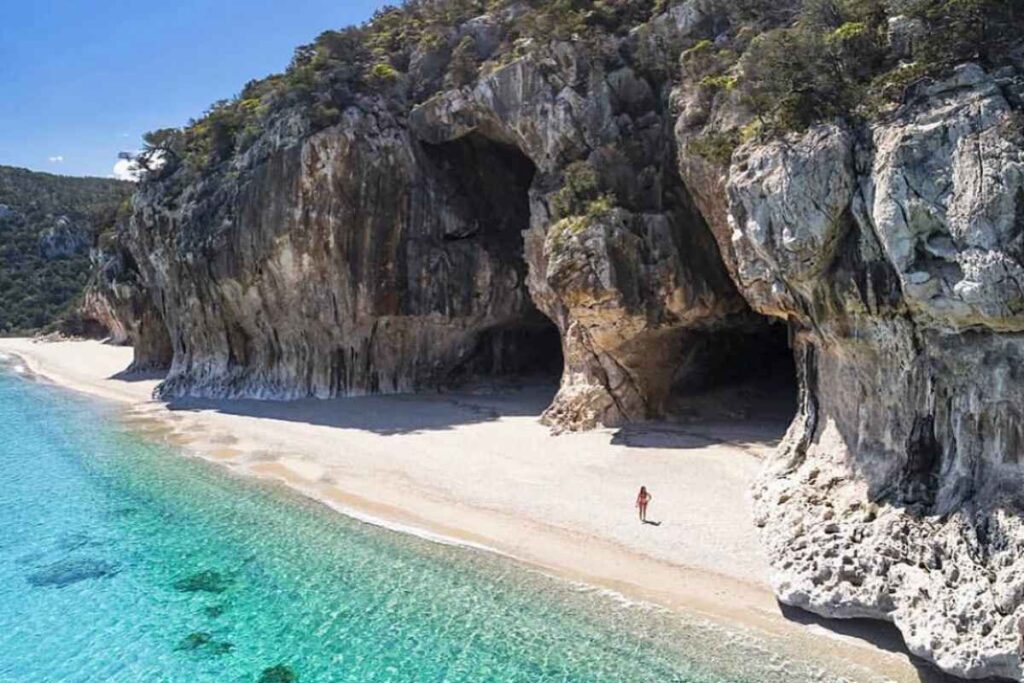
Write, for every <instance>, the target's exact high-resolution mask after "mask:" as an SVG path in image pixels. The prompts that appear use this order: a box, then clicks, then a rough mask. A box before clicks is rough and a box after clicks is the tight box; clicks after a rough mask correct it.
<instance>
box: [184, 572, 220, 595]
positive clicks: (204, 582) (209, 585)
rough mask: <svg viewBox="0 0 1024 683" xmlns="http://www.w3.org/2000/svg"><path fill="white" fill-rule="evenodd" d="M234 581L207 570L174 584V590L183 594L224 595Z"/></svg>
mask: <svg viewBox="0 0 1024 683" xmlns="http://www.w3.org/2000/svg"><path fill="white" fill-rule="evenodd" d="M233 582H234V580H233V579H232V578H231V577H230V576H226V575H225V574H222V573H221V572H218V571H214V570H212V569H206V570H203V571H201V572H197V573H195V574H192V575H191V576H187V577H185V578H183V579H178V580H177V581H175V582H174V588H175V589H176V590H179V591H181V592H182V593H223V592H224V591H226V590H227V589H228V588H230V587H231V584H232V583H233Z"/></svg>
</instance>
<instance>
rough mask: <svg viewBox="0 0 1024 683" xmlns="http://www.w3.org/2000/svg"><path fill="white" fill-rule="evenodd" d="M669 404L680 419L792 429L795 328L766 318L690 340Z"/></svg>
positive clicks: (696, 334) (695, 335)
mask: <svg viewBox="0 0 1024 683" xmlns="http://www.w3.org/2000/svg"><path fill="white" fill-rule="evenodd" d="M684 354H685V355H686V360H685V361H684V362H683V363H682V364H681V366H680V368H679V369H678V370H677V371H676V373H675V376H674V377H673V381H672V388H671V392H670V395H669V401H668V405H667V413H668V414H669V415H671V416H675V417H683V418H695V419H709V420H728V421H735V420H751V421H764V422H772V423H776V422H778V423H780V424H783V423H784V424H788V423H789V422H790V421H791V420H792V419H793V416H794V415H795V414H796V411H797V398H798V390H797V376H796V364H795V362H794V358H793V350H792V348H791V344H790V335H789V328H788V326H787V324H786V323H784V322H779V321H772V320H770V319H769V318H763V319H762V321H760V322H752V323H749V324H747V325H743V326H740V327H738V328H734V329H727V330H720V331H719V330H716V331H700V332H693V333H690V334H689V335H687V339H686V341H685V350H684Z"/></svg>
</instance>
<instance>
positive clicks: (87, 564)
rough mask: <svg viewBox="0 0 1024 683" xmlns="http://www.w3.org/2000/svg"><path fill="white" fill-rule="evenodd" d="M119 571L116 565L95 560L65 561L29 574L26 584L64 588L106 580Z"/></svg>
mask: <svg viewBox="0 0 1024 683" xmlns="http://www.w3.org/2000/svg"><path fill="white" fill-rule="evenodd" d="M119 571H121V570H120V567H118V565H116V564H114V563H112V562H107V561H106V560H98V559H95V558H88V557H87V558H81V559H67V560H61V561H59V562H55V563H54V564H51V565H50V566H48V567H46V568H45V569H42V570H40V571H38V572H35V573H33V574H29V576H28V582H29V583H30V584H31V585H33V586H36V587H38V588H42V587H53V588H64V587H66V586H70V585H72V584H76V583H78V582H80V581H88V580H90V579H107V578H110V577H112V576H115V575H116V574H117V573H118V572H119Z"/></svg>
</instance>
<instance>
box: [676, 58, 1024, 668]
mask: <svg viewBox="0 0 1024 683" xmlns="http://www.w3.org/2000/svg"><path fill="white" fill-rule="evenodd" d="M1021 85H1022V82H1021V79H1020V77H1019V76H1018V75H1016V73H1014V72H1012V71H1008V72H1004V73H1002V74H996V75H993V74H988V73H986V72H985V71H983V70H982V69H981V68H979V67H977V66H974V65H966V66H963V67H961V68H959V69H958V70H957V72H956V74H955V75H954V76H953V77H951V78H949V79H948V80H945V81H940V82H935V83H930V84H922V85H921V86H920V87H919V89H918V90H917V91H916V92H915V93H913V94H912V96H911V97H909V98H908V101H907V102H906V104H905V105H904V106H903V107H901V108H900V109H899V111H897V112H895V113H894V114H893V115H892V116H891V117H890V118H889V119H888V120H885V121H881V122H878V123H875V124H872V125H870V126H867V127H866V128H862V129H850V128H848V127H845V126H842V125H822V126H819V127H816V128H813V129H811V130H809V131H808V132H806V133H805V134H802V135H795V136H792V137H790V138H788V139H786V140H780V141H778V142H774V143H771V144H758V145H748V146H745V147H744V148H741V149H740V150H739V151H738V152H737V154H736V155H735V156H734V157H733V161H732V165H731V168H730V169H729V170H728V171H727V172H725V173H723V174H722V175H721V176H720V177H719V181H720V182H721V183H722V186H721V187H718V188H713V189H709V190H708V191H715V192H722V193H724V197H725V201H724V206H722V207H716V208H718V210H719V213H718V215H719V220H720V221H724V222H723V223H721V224H720V225H719V229H720V230H721V232H722V233H723V234H729V235H730V252H731V254H732V256H733V259H734V264H735V272H736V279H737V282H738V283H739V285H740V288H741V290H742V291H743V292H744V294H745V295H746V297H747V299H748V301H750V302H751V304H752V305H753V306H754V308H755V309H757V310H759V311H761V312H763V313H765V314H766V315H771V316H776V317H780V318H784V319H787V320H789V321H790V324H791V325H793V326H794V327H795V329H796V330H797V333H796V335H795V345H794V350H795V353H796V355H797V358H798V364H797V365H798V368H799V371H800V385H801V394H802V395H801V405H800V412H799V414H798V416H797V418H796V420H795V421H794V423H793V425H792V427H791V428H790V430H789V434H788V435H787V438H786V440H785V443H784V444H783V446H782V448H781V449H780V451H779V453H778V455H777V456H776V458H775V461H774V462H772V463H771V464H770V465H769V467H768V468H767V470H766V471H765V473H764V475H763V477H762V479H761V481H760V483H759V485H758V488H757V491H756V497H757V521H758V524H759V525H761V526H762V527H763V528H764V538H765V541H766V544H767V546H768V549H769V553H770V558H771V561H772V564H773V568H774V570H775V571H774V575H773V577H772V579H773V583H774V585H775V588H776V590H777V592H778V595H779V597H780V598H781V599H782V600H783V601H784V602H786V603H789V604H792V605H796V606H799V607H803V608H806V609H809V610H812V611H815V612H818V613H820V614H823V615H826V616H837V617H863V616H867V617H874V618H882V619H887V620H890V621H893V622H894V623H895V624H896V625H897V626H898V627H899V628H900V630H901V631H902V632H903V634H904V636H905V637H906V640H907V643H908V645H909V647H910V648H911V650H912V651H914V652H915V653H917V654H919V655H921V656H922V657H926V658H928V659H931V660H933V661H935V662H936V663H938V664H939V666H940V667H942V668H943V669H945V670H947V671H950V672H952V673H956V674H958V675H961V676H965V677H972V678H973V677H983V676H990V675H1001V676H1007V677H1012V678H1014V679H1020V678H1021V676H1022V672H1021V668H1020V660H1019V657H1018V655H1017V644H1018V642H1019V635H1018V629H1017V622H1018V620H1019V619H1020V618H1021V617H1022V616H1024V604H1022V598H1024V564H1022V560H1021V557H1022V555H1021V550H1022V549H1024V524H1022V520H1021V517H1020V511H1021V510H1022V509H1024V493H1022V491H1024V488H1022V484H1024V481H1022V476H1021V475H1022V471H1021V467H1020V456H1021V453H1020V448H1021V444H1022V441H1021V436H1022V433H1021V430H1022V428H1024V425H1022V422H1021V410H1022V407H1024V388H1022V385H1021V383H1020V381H1019V377H1018V374H1019V366H1020V359H1021V354H1022V351H1024V336H1022V335H1021V332H1022V331H1024V326H1022V325H1024V317H1022V315H1021V311H1022V301H1024V300H1022V290H1021V288H1020V286H1021V285H1020V282H1021V281H1022V280H1021V279H1020V278H1021V275H1022V274H1024V273H1022V271H1021V261H1020V257H1021V254H1020V251H1019V244H1020V243H1021V240H1022V239H1024V238H1022V235H1024V222H1022V221H1021V217H1022V215H1024V214H1022V211H1024V130H1022V128H1021V121H1020V114H1019V110H1018V109H1017V107H1019V104H1020V101H1019V99H1018V98H1019V94H1020V92H1021ZM680 132H681V135H682V137H683V138H684V145H685V136H686V134H687V133H686V131H685V129H683V128H681V131H680ZM685 175H686V168H685V165H684V176H685ZM692 182H695V183H696V182H703V179H701V178H699V177H694V178H693V180H692ZM723 209H724V210H723ZM713 210H714V209H710V208H709V213H712V212H713Z"/></svg>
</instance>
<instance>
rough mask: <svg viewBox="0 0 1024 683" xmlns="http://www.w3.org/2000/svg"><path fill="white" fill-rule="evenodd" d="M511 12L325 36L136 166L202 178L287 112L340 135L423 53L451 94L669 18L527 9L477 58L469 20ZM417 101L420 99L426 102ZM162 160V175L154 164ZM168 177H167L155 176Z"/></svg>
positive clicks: (593, 1) (495, 4)
mask: <svg viewBox="0 0 1024 683" xmlns="http://www.w3.org/2000/svg"><path fill="white" fill-rule="evenodd" d="M511 4H513V3H512V0H447V1H445V2H437V1H436V0H409V1H408V2H405V3H404V4H403V5H402V6H400V7H398V6H391V5H388V6H385V7H383V8H381V9H380V10H378V11H377V12H376V14H375V15H374V16H373V18H372V19H371V20H370V21H369V22H368V23H367V24H365V25H363V26H359V27H349V28H345V29H341V30H337V31H326V32H324V33H322V34H321V35H320V36H318V37H317V39H316V40H315V41H314V42H313V43H311V44H309V45H304V46H302V47H300V48H298V49H297V50H296V51H295V55H294V57H293V59H292V62H291V64H290V65H289V67H288V69H287V70H286V71H285V72H284V73H283V74H275V75H272V76H268V77H267V78H264V79H261V80H256V81H252V82H250V83H248V84H247V85H246V86H245V88H243V90H242V92H241V93H239V94H238V95H237V96H236V97H234V98H232V99H230V100H222V101H219V102H216V103H214V104H213V105H212V106H211V107H210V108H209V109H208V110H207V111H206V113H205V114H204V115H203V116H202V117H200V118H199V119H197V120H193V121H190V122H189V124H188V125H187V126H185V127H184V128H182V129H180V130H173V129H172V130H160V131H154V132H153V133H151V134H150V135H148V136H147V137H146V148H145V151H144V153H143V154H142V155H141V157H140V165H141V166H142V167H143V168H144V169H150V170H152V171H153V172H152V173H151V177H155V178H163V177H166V176H167V175H169V174H171V173H173V172H174V171H176V170H178V169H179V168H182V167H184V168H186V169H187V170H188V171H190V172H192V173H198V174H202V173H206V172H209V171H212V170H214V169H215V168H217V167H218V166H219V165H220V164H221V163H223V162H224V161H227V160H228V159H230V158H232V156H233V155H235V154H237V153H239V152H243V151H245V150H246V149H248V147H249V146H251V145H252V143H253V142H254V141H255V140H256V139H257V138H258V137H259V135H260V133H261V132H262V131H263V130H265V128H266V126H267V124H268V123H269V121H270V120H271V117H272V116H274V115H275V114H276V113H278V112H280V111H281V110H283V109H286V108H294V109H295V110H296V111H299V112H302V113H304V114H305V115H306V120H307V121H308V123H309V127H310V130H311V131H316V130H319V129H322V128H325V127H327V126H331V125H334V124H335V123H337V122H338V121H339V120H340V117H341V112H342V111H343V110H344V109H345V108H346V107H348V106H350V105H351V104H353V103H354V102H355V101H356V98H357V96H358V95H359V94H360V93H363V94H372V93H374V92H380V91H385V90H386V91H388V92H389V95H391V96H392V97H391V100H392V104H397V105H399V106H401V105H402V103H403V99H404V98H405V97H408V95H409V93H407V92H405V91H404V90H403V89H402V88H398V89H397V90H396V89H395V88H394V86H396V85H401V84H402V83H403V82H404V79H403V77H404V75H405V74H407V73H408V70H409V68H410V64H411V62H412V58H413V55H414V54H415V53H416V52H417V51H424V50H426V51H433V52H436V53H437V54H438V55H439V56H440V58H442V59H443V60H444V61H445V63H446V64H447V68H446V78H445V79H443V83H444V85H445V86H454V87H459V86H462V85H466V84H468V83H471V82H472V81H473V80H474V79H475V78H476V76H477V75H478V74H479V73H480V70H481V69H482V68H489V69H491V68H494V65H495V64H499V63H503V62H505V61H507V60H508V59H510V58H514V57H515V56H516V55H518V54H520V51H521V49H522V46H523V45H524V44H526V43H528V42H529V41H533V43H534V44H536V43H538V42H546V41H549V40H555V39H562V40H580V39H586V40H596V39H597V38H599V37H600V36H601V35H604V34H609V33H622V32H625V31H627V30H628V29H629V28H630V27H632V26H635V25H636V24H639V23H641V22H643V21H646V20H647V19H649V18H650V17H651V16H652V15H653V14H654V13H656V12H658V11H663V10H664V9H665V8H667V7H668V5H669V4H670V3H669V1H668V0H627V1H622V0H554V1H551V0H529V2H528V3H527V5H528V8H529V11H528V12H527V13H526V14H525V15H523V16H521V17H520V18H519V19H518V20H517V21H516V22H514V24H510V25H503V26H500V27H499V30H500V32H501V35H500V46H499V47H498V49H497V50H496V51H495V53H494V54H493V55H490V56H489V59H487V60H485V59H484V58H483V57H482V56H481V55H480V53H479V46H478V45H477V44H476V38H475V37H474V35H473V33H472V32H469V33H465V34H461V33H460V27H462V26H463V25H464V24H465V23H466V22H467V21H469V20H470V19H474V18H476V17H479V16H480V15H482V14H484V13H487V12H492V11H495V10H499V9H501V8H503V7H506V6H509V5H511ZM429 94H430V93H429V92H427V93H421V95H420V96H421V97H426V96H429ZM157 158H160V159H162V160H163V165H162V166H161V165H160V164H157V163H155V159H157ZM159 169H162V170H159Z"/></svg>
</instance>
